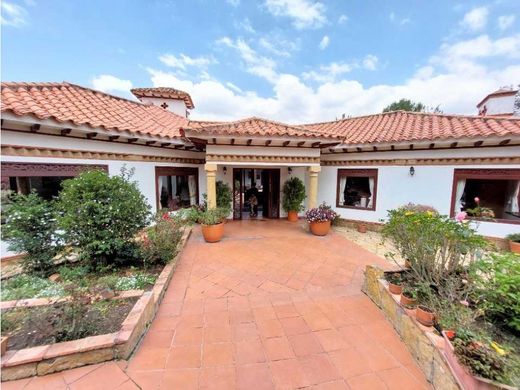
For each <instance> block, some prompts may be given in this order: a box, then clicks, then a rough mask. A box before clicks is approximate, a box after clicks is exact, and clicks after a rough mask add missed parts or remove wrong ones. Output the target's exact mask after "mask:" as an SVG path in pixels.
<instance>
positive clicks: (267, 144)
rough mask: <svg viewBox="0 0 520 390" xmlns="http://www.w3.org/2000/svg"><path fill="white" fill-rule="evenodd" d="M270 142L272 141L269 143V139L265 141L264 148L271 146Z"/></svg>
mask: <svg viewBox="0 0 520 390" xmlns="http://www.w3.org/2000/svg"><path fill="white" fill-rule="evenodd" d="M271 142H273V141H271V140H270V139H268V140H267V141H265V146H269V145H271Z"/></svg>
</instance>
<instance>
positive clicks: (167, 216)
mask: <svg viewBox="0 0 520 390" xmlns="http://www.w3.org/2000/svg"><path fill="white" fill-rule="evenodd" d="M162 219H164V220H165V221H168V220H169V219H170V214H168V213H164V214H163V216H162Z"/></svg>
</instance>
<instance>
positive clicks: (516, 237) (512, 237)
mask: <svg viewBox="0 0 520 390" xmlns="http://www.w3.org/2000/svg"><path fill="white" fill-rule="evenodd" d="M506 240H509V241H513V242H520V233H513V234H508V235H507V236H506Z"/></svg>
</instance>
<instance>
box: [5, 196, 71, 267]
mask: <svg viewBox="0 0 520 390" xmlns="http://www.w3.org/2000/svg"><path fill="white" fill-rule="evenodd" d="M11 199H12V201H11V203H10V205H9V209H8V210H7V211H6V213H5V216H6V223H5V225H4V226H3V231H2V233H3V237H2V238H3V239H4V240H6V241H7V242H8V244H9V250H12V251H15V252H19V253H25V256H24V257H23V259H22V266H23V268H24V270H25V271H26V272H29V273H35V274H39V275H43V276H45V275H49V274H50V273H51V272H52V270H53V268H54V263H53V258H54V257H55V256H56V255H57V254H58V253H59V251H60V250H61V248H62V240H61V237H60V235H59V234H58V233H57V223H56V217H57V213H56V208H55V204H54V201H47V200H44V199H42V198H41V197H40V196H38V194H37V193H36V192H31V193H30V194H28V195H22V194H15V195H13V196H12V198H11Z"/></svg>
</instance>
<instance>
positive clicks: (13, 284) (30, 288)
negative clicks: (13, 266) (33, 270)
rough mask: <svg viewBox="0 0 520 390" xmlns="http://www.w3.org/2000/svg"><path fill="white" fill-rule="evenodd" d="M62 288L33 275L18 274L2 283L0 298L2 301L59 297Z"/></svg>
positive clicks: (61, 294)
mask: <svg viewBox="0 0 520 390" xmlns="http://www.w3.org/2000/svg"><path fill="white" fill-rule="evenodd" d="M63 295H64V291H63V288H62V287H61V285H59V284H58V283H54V282H51V281H50V280H49V279H46V278H40V277H37V276H34V275H26V274H20V275H17V276H14V277H12V278H10V279H8V280H6V281H2V289H1V291H0V296H1V300H2V301H14V300H17V299H26V298H48V297H61V296H63Z"/></svg>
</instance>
